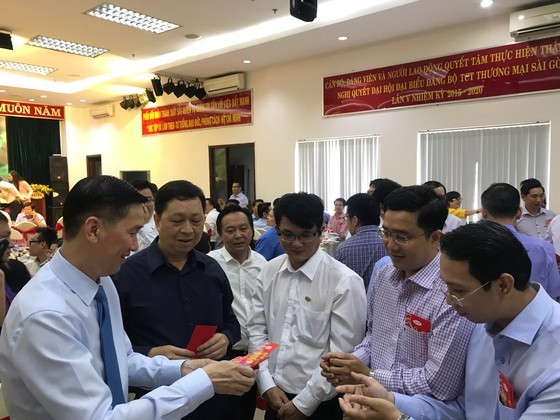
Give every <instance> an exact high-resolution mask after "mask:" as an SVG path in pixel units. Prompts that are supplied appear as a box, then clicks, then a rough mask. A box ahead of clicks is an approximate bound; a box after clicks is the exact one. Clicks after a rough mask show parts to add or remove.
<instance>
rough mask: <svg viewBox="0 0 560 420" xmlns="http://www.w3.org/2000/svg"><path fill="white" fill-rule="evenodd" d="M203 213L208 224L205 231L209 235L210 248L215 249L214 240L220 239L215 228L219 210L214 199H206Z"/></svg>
mask: <svg viewBox="0 0 560 420" xmlns="http://www.w3.org/2000/svg"><path fill="white" fill-rule="evenodd" d="M204 214H205V215H206V219H205V220H204V221H205V222H206V223H207V224H208V232H207V233H208V234H209V235H210V249H215V248H216V242H218V240H219V239H220V235H219V234H218V229H216V220H218V215H219V214H220V212H219V211H218V210H217V209H216V203H214V200H212V199H211V198H207V199H206V207H205V208H204Z"/></svg>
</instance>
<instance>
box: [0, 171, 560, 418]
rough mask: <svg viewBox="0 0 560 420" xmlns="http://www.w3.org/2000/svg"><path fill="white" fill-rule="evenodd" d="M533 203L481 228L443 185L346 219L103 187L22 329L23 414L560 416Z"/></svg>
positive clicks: (84, 203) (13, 317)
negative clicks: (267, 350)
mask: <svg viewBox="0 0 560 420" xmlns="http://www.w3.org/2000/svg"><path fill="white" fill-rule="evenodd" d="M520 192H521V194H520ZM520 192H519V191H518V190H517V189H516V188H515V187H514V186H512V185H509V184H506V183H496V184H492V185H491V186H489V187H488V188H487V189H486V190H485V191H484V192H483V194H482V196H481V207H480V209H477V210H473V212H475V213H477V212H479V213H481V215H482V218H483V219H484V220H483V221H481V222H478V223H470V224H464V222H463V221H462V220H461V218H459V217H457V216H455V215H453V214H451V213H454V212H450V208H449V207H448V203H449V200H448V199H449V197H448V199H447V200H446V198H445V195H446V190H445V187H444V186H443V185H442V184H441V183H439V182H437V181H430V182H428V183H426V184H424V185H421V186H418V185H416V186H405V187H402V186H401V185H399V184H398V183H396V182H395V181H392V180H388V179H377V180H374V181H372V183H371V184H370V189H369V190H368V192H367V193H359V194H355V195H353V196H351V197H349V198H348V200H344V199H342V198H339V199H337V200H335V212H334V214H333V215H332V216H330V217H328V218H326V217H325V209H324V205H323V202H322V200H321V199H320V198H319V197H317V196H316V195H314V194H309V193H305V192H299V193H288V194H285V195H283V196H282V197H280V198H278V199H276V200H274V201H273V202H272V203H270V202H264V201H262V200H259V201H257V200H255V202H253V203H249V201H248V199H247V197H246V196H245V195H244V194H243V192H242V187H241V185H240V184H239V183H234V185H233V186H232V196H231V197H230V200H228V201H229V202H228V203H225V205H224V206H223V208H221V206H220V205H217V203H216V202H215V201H214V200H213V199H211V198H207V197H205V195H204V193H203V191H202V190H201V189H200V188H199V187H198V186H196V185H194V184H192V183H190V182H188V181H182V180H179V181H171V182H168V183H166V184H165V185H163V186H161V188H159V189H157V188H156V187H155V185H153V184H151V183H149V182H147V181H138V182H134V183H132V184H130V183H128V182H126V181H122V180H120V179H117V178H114V177H111V176H99V177H92V178H85V179H83V180H81V181H79V182H78V183H77V184H76V185H75V186H74V187H73V188H72V190H71V191H70V193H69V194H68V197H67V199H66V202H65V205H64V210H63V211H64V241H63V244H62V247H61V248H60V249H59V250H58V251H57V252H56V253H55V254H54V256H47V254H45V257H44V260H42V261H44V262H43V263H42V264H41V267H40V270H38V272H37V273H36V274H35V275H34V277H33V279H32V280H31V281H30V282H29V283H28V284H27V285H26V286H25V287H23V288H21V290H18V293H17V294H15V298H14V299H13V301H11V302H10V303H11V305H10V309H9V310H8V312H7V315H6V318H5V320H4V323H3V327H2V334H1V335H0V380H1V385H2V391H3V393H4V396H5V401H6V404H7V407H8V410H9V412H10V415H11V416H12V418H22V419H28V418H44V419H76V418H87V419H90V418H91V419H97V418H107V419H109V418H115V419H117V418H119V419H120V418H134V419H150V420H151V419H160V418H162V419H180V418H186V419H209V420H212V419H216V420H220V419H233V420H237V419H239V420H252V419H253V417H254V413H255V407H256V402H257V399H258V398H257V394H258V393H259V394H260V395H261V396H262V398H263V399H264V401H265V402H266V413H265V419H267V420H269V419H270V420H272V419H277V418H279V419H296V420H298V419H306V418H310V419H316V420H330V419H333V420H334V419H337V420H339V419H342V417H343V414H344V413H345V414H346V415H347V416H349V417H350V418H356V419H391V420H395V419H407V418H414V419H437V418H448V419H460V418H467V419H486V418H496V419H498V418H521V417H524V418H558V417H559V416H560V408H559V407H560V362H559V360H560V309H559V307H558V303H557V302H556V301H555V299H556V298H558V297H559V296H560V275H559V271H558V269H559V267H558V264H557V260H556V258H557V256H556V254H555V250H554V247H553V245H552V243H551V242H550V241H551V240H553V239H554V232H552V234H551V235H549V231H550V230H551V227H553V226H554V223H553V219H554V217H555V215H554V214H553V213H552V212H550V211H549V210H547V209H545V208H543V203H544V188H543V186H542V185H541V184H540V183H539V182H538V181H537V180H526V181H524V182H523V183H522V185H521V188H520ZM520 199H521V200H522V202H523V205H522V206H520ZM451 200H455V201H457V197H455V198H451ZM454 208H457V207H454ZM455 213H456V214H457V212H455ZM0 216H1V215H0ZM456 219H457V220H458V221H457V220H456ZM554 220H556V219H554ZM5 223H6V224H7V221H3V219H2V217H0V236H1V238H0V239H7V241H8V242H9V227H8V229H4V230H3V228H4V227H5V226H4V224H5ZM256 225H257V226H262V227H259V229H262V230H263V233H262V234H261V235H260V237H259V239H258V241H256V244H255V241H254V237H255V229H256V227H255V226H256ZM544 227H546V229H545V228H544ZM326 230H330V231H332V232H333V234H334V235H336V236H338V237H339V238H340V239H341V242H340V245H338V247H337V250H336V253H335V255H334V257H332V256H330V255H329V254H328V253H327V252H325V251H324V250H323V249H322V248H321V244H322V237H323V233H324V232H325V231H326ZM38 234H41V232H38ZM205 235H206V239H207V241H208V244H209V246H208V249H206V248H205V250H204V252H201V251H199V250H198V249H200V243H201V240H202V239H203V238H204V237H205ZM210 249H212V250H211V251H210V252H208V251H209V250H210ZM41 255H42V254H41ZM8 257H9V250H8V251H6V252H5V253H4V254H3V255H2V258H3V260H7V259H8ZM41 258H43V257H41ZM2 274H3V272H2V271H0V282H5V280H4V276H3V275H2ZM0 286H1V285H0ZM553 298H554V299H553ZM3 304H4V300H3V299H1V298H0V311H3V310H4V311H5V310H7V308H2V307H1V305H3ZM201 337H202V338H201ZM267 343H276V344H278V345H279V347H278V348H277V349H276V350H275V351H274V352H273V353H271V354H270V357H269V358H268V360H265V361H262V362H261V363H260V364H259V365H258V367H256V368H255V369H254V370H253V369H251V368H250V367H247V366H245V365H243V364H242V363H239V362H238V359H239V357H243V356H246V355H247V354H249V353H251V352H254V351H257V350H259V349H261V348H262V347H263V346H264V345H266V344H267Z"/></svg>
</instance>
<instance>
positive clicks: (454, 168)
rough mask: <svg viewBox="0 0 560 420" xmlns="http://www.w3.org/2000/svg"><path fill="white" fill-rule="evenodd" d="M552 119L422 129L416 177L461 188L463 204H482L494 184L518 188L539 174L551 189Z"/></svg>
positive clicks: (467, 205)
mask: <svg viewBox="0 0 560 420" xmlns="http://www.w3.org/2000/svg"><path fill="white" fill-rule="evenodd" d="M549 151H550V123H536V124H524V125H514V126H498V127H484V128H470V129H461V130H446V131H430V132H425V133H420V136H419V162H418V168H419V170H418V176H417V178H418V179H417V181H418V182H419V183H423V182H426V181H429V180H437V181H440V182H441V183H442V184H443V185H445V186H446V188H447V191H458V192H459V193H460V194H461V196H462V198H463V207H464V208H467V209H475V208H478V207H480V195H481V194H482V192H483V191H484V190H485V189H486V188H488V187H489V186H490V184H492V183H494V182H507V183H509V184H511V185H513V186H515V187H517V188H518V187H519V183H520V182H521V181H523V180H524V179H527V178H537V179H538V180H540V181H541V182H542V184H543V185H544V186H545V188H548V183H549V169H550V157H549Z"/></svg>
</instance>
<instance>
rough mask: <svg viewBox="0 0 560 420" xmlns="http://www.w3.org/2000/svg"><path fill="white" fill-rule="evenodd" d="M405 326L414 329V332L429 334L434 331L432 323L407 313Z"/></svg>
mask: <svg viewBox="0 0 560 420" xmlns="http://www.w3.org/2000/svg"><path fill="white" fill-rule="evenodd" d="M404 325H406V326H407V327H409V328H412V329H413V330H414V331H418V332H421V333H425V334H427V333H429V332H430V331H431V330H432V323H431V322H430V321H428V320H427V319H424V318H420V317H419V316H418V315H414V314H411V313H410V312H407V313H406V315H405V317H404Z"/></svg>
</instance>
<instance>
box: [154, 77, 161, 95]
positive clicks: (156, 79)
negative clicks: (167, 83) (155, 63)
mask: <svg viewBox="0 0 560 420" xmlns="http://www.w3.org/2000/svg"><path fill="white" fill-rule="evenodd" d="M152 87H153V88H154V92H155V93H156V96H161V95H163V87H162V86H161V79H160V78H159V76H157V77H154V78H153V79H152Z"/></svg>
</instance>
